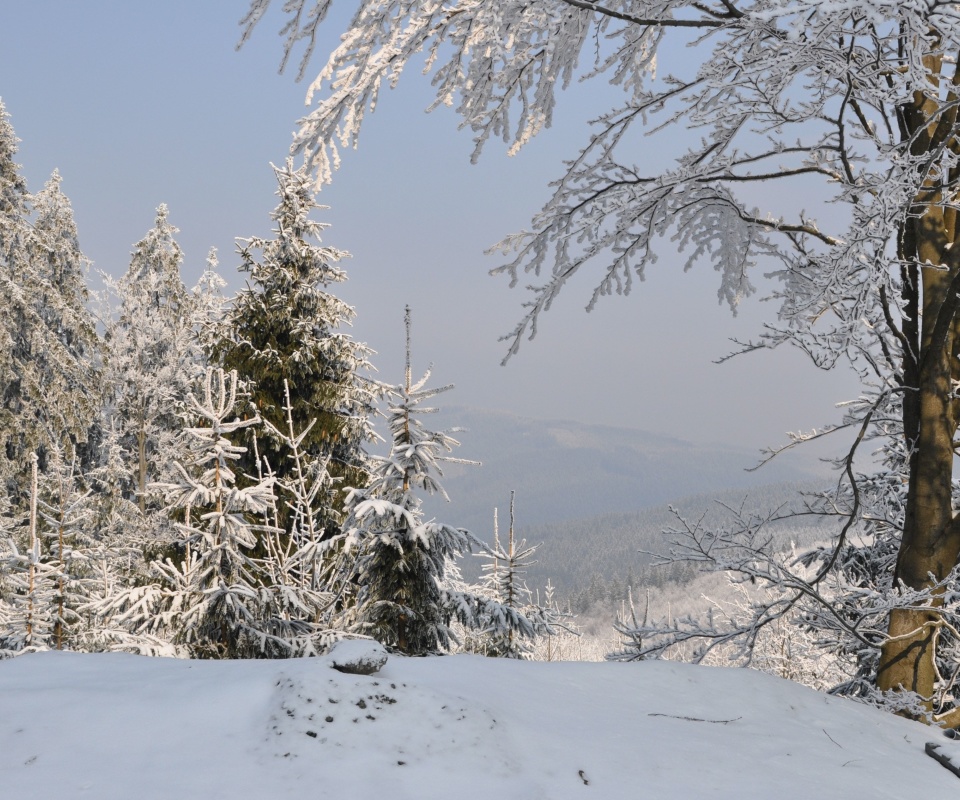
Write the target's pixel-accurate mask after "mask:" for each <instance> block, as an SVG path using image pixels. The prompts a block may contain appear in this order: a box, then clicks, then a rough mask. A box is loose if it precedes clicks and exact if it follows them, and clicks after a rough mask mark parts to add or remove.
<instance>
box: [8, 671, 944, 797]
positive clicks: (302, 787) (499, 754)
mask: <svg viewBox="0 0 960 800" xmlns="http://www.w3.org/2000/svg"><path fill="white" fill-rule="evenodd" d="M331 661H332V659H331V658H330V657H327V658H319V659H307V660H290V661H244V662H239V661H237V662H211V661H206V662H199V661H178V660H168V659H147V658H142V657H138V656H130V655H120V654H102V655H78V654H70V653H42V654H36V655H27V656H23V657H20V658H17V659H14V660H9V661H0V709H2V715H0V786H2V787H3V790H2V796H3V797H9V798H17V800H29V799H31V798H37V799H38V800H40V799H41V798H42V799H43V800H47V799H48V798H53V797H56V798H59V799H60V800H69V799H70V798H87V797H89V798H97V800H113V799H114V798H116V800H130V798H137V800H167V799H168V798H177V800H190V798H204V800H213V799H214V798H230V799H231V800H248V799H249V800H267V799H269V798H280V797H298V796H301V795H302V796H305V797H321V798H338V799H342V800H360V799H362V798H380V797H389V798H391V800H393V799H394V798H396V799H398V800H403V799H404V798H410V800H414V798H415V799H416V800H430V798H449V797H450V796H456V798H457V800H474V798H476V800H480V798H484V800H488V798H490V797H497V798H516V799H517V800H521V799H522V800H538V799H539V798H543V800H547V799H548V798H549V800H565V798H577V800H584V799H585V798H590V797H595V798H603V800H616V799H617V798H630V800H636V799H637V798H644V797H656V798H666V799H667V800H670V798H678V799H680V800H688V799H689V798H700V797H708V796H709V797H718V798H738V799H739V798H744V799H746V798H757V799H758V800H759V799H760V798H763V799H764V800H768V798H770V797H776V798H777V800H793V798H797V799H798V800H799V798H803V800H808V798H810V797H817V798H818V800H829V799H830V798H837V800H839V799H840V798H843V800H850V799H851V798H858V797H871V798H888V797H889V798H898V800H902V799H903V798H911V797H948V796H953V795H955V794H957V793H958V792H960V781H958V779H957V778H956V777H954V776H953V775H951V774H950V773H949V772H948V771H947V770H946V769H944V768H943V767H942V766H940V765H939V764H937V763H936V762H935V761H934V760H933V759H931V758H929V757H927V756H926V755H925V754H924V745H925V744H926V742H928V741H931V740H936V741H938V742H943V743H944V745H945V746H947V747H950V748H952V747H956V748H957V750H958V752H960V743H956V742H951V741H949V740H947V739H946V738H945V737H943V736H942V734H940V733H939V732H937V731H933V730H930V729H928V728H925V727H924V726H922V725H919V724H916V723H911V722H908V721H905V720H901V719H897V718H895V717H891V716H888V715H885V714H883V713H880V712H878V711H875V710H873V709H870V708H866V707H863V706H859V705H857V704H854V703H852V702H849V701H844V700H841V699H837V698H830V697H826V696H824V695H821V694H818V693H816V692H813V691H811V690H808V689H805V688H803V687H801V686H797V685H795V684H791V683H788V682H786V681H782V680H778V679H776V678H772V677H769V676H767V675H763V674H760V673H756V672H752V671H747V670H736V669H715V668H708V667H693V666H689V665H684V664H675V663H668V662H645V663H640V664H582V663H554V664H544V663H528V662H515V661H506V660H494V659H484V658H481V657H477V656H451V657H443V658H424V659H408V658H402V657H393V656H392V657H391V658H390V660H389V661H388V662H387V664H386V665H385V666H384V667H383V668H382V669H381V670H380V671H379V672H378V673H377V674H375V675H369V676H364V675H348V674H343V673H340V672H337V671H335V670H334V669H332V668H331Z"/></svg>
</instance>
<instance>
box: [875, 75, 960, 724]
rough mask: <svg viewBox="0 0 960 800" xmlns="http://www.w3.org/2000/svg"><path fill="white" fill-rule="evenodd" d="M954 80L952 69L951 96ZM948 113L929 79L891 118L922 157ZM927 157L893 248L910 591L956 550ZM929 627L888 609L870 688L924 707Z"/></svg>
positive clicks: (946, 292)
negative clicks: (897, 261)
mask: <svg viewBox="0 0 960 800" xmlns="http://www.w3.org/2000/svg"><path fill="white" fill-rule="evenodd" d="M929 60H930V63H929V64H928V65H927V66H928V68H930V69H931V72H932V73H933V74H938V73H939V70H940V64H939V61H938V60H937V59H936V58H935V57H933V56H931V57H929ZM956 84H957V76H954V80H953V85H952V86H951V87H950V90H949V91H950V94H951V95H953V93H954V89H955V87H956ZM955 117H956V112H955V111H953V112H947V114H946V117H945V116H944V112H943V108H942V105H941V102H940V101H939V87H938V86H932V87H931V92H930V94H929V95H923V96H922V95H920V94H919V93H918V94H917V95H916V96H915V97H914V99H913V102H912V103H910V104H907V105H906V106H905V107H904V108H902V109H901V115H900V119H901V126H902V129H901V134H902V135H904V136H905V137H906V141H909V142H910V149H911V152H912V154H913V155H915V156H918V157H926V156H932V154H933V153H935V152H936V151H937V150H938V149H939V148H941V147H943V146H944V145H946V146H949V147H955V146H956V143H955V142H954V141H953V140H954V133H953V131H954V124H955V122H956V119H955ZM945 123H949V124H945ZM934 161H935V159H933V158H932V157H931V159H930V160H929V161H925V162H922V163H923V164H924V166H923V168H924V169H927V170H929V172H928V173H927V176H926V180H925V181H924V184H923V187H922V189H921V191H920V193H919V194H918V196H917V198H916V200H915V203H914V206H913V208H912V209H911V210H910V214H909V217H910V218H909V219H908V220H907V221H906V222H905V224H904V229H903V235H902V236H901V252H900V258H901V263H902V264H903V272H902V275H903V281H904V287H903V292H904V294H903V299H904V316H905V318H906V319H905V324H904V327H903V334H904V340H905V343H904V352H903V364H904V368H903V373H902V385H903V388H904V403H903V422H904V436H905V437H906V444H907V449H908V452H910V453H911V456H910V473H909V474H910V483H909V486H908V491H907V506H906V511H905V515H904V527H903V537H902V540H901V543H900V550H899V552H898V555H897V566H896V572H895V574H894V580H895V581H896V582H897V584H899V582H902V583H903V585H904V586H906V587H908V588H910V589H918V590H923V589H928V588H930V587H932V586H935V585H936V584H937V583H938V582H939V581H942V580H943V579H944V578H945V577H946V576H947V574H949V572H950V570H951V569H953V567H954V565H955V564H956V563H957V558H958V555H960V524H958V523H957V522H955V520H954V513H953V498H952V478H953V461H954V449H953V439H954V435H955V434H956V431H957V420H958V412H957V400H956V399H955V398H954V397H953V381H955V380H958V379H960V369H958V365H960V360H958V358H957V349H958V346H960V337H958V335H957V330H958V319H957V312H958V307H960V303H958V298H957V292H958V291H960V248H957V249H954V243H955V242H956V240H957V219H956V212H955V211H954V210H953V209H951V208H949V207H945V206H947V205H948V204H947V202H945V200H946V201H949V200H951V199H952V192H951V191H950V190H949V189H946V190H945V189H944V188H943V187H944V183H945V180H946V181H949V182H951V183H952V182H953V181H954V180H955V179H956V177H955V176H953V175H950V176H943V175H939V174H937V175H936V177H935V178H934V177H930V176H931V174H933V173H934V170H933V169H932V165H933V162H934ZM918 284H919V285H918ZM918 316H919V320H918V319H917V317H918ZM895 588H896V587H895ZM936 605H937V603H936V602H935V603H934V606H936ZM938 632H939V614H937V613H936V611H935V610H934V611H931V610H922V609H910V608H906V609H899V610H896V611H894V612H893V613H892V614H891V615H890V620H889V627H888V636H889V639H888V641H887V642H886V643H885V644H884V645H883V648H882V650H881V654H880V664H879V668H878V674H877V684H878V687H879V688H880V689H882V690H907V691H913V692H917V693H918V694H919V695H920V696H921V697H923V698H926V705H927V708H928V710H933V701H932V698H933V694H934V690H935V688H936V686H935V684H936V663H935V659H936V644H937V635H938Z"/></svg>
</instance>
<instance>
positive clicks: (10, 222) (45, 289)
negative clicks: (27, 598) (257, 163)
mask: <svg viewBox="0 0 960 800" xmlns="http://www.w3.org/2000/svg"><path fill="white" fill-rule="evenodd" d="M16 145H17V139H16V136H15V135H14V133H13V128H12V126H11V125H10V122H9V118H8V116H7V114H6V110H5V109H4V107H3V105H2V103H0V292H2V294H3V296H4V297H5V298H6V307H5V309H4V313H3V315H2V316H0V393H2V407H0V475H2V477H4V478H5V479H6V480H7V482H8V490H9V491H12V492H13V494H14V498H15V501H16V502H17V503H19V504H22V503H23V502H24V501H25V500H24V498H25V497H26V494H27V487H26V481H24V480H23V476H24V474H25V471H24V470H23V466H22V465H23V464H24V463H26V462H27V460H28V454H29V453H31V452H36V453H37V454H38V456H39V459H40V466H41V469H43V468H44V466H45V464H46V460H47V454H48V453H49V452H51V451H52V450H54V449H56V448H58V447H62V448H64V449H65V450H66V451H68V452H73V451H75V450H76V449H77V447H78V445H82V444H84V443H86V442H87V440H88V438H89V435H90V431H91V428H92V426H93V425H94V421H95V420H96V418H97V415H98V411H99V406H100V392H99V384H100V381H99V380H98V375H97V362H98V361H99V341H98V338H97V335H96V330H95V327H94V324H93V319H92V316H91V314H90V313H89V311H88V310H87V307H86V300H87V290H86V286H85V272H86V268H87V261H86V259H85V258H84V256H83V254H82V253H81V251H80V247H79V244H78V239H77V229H76V225H75V223H74V219H73V212H72V210H71V208H70V202H69V201H68V200H67V198H66V197H65V196H64V194H63V192H62V191H61V189H60V176H59V174H58V173H56V172H54V174H53V177H52V178H51V179H50V181H49V182H48V183H47V184H46V186H45V187H44V188H43V190H42V191H41V192H40V193H39V194H37V195H36V197H35V198H33V199H32V202H31V198H30V196H29V195H28V194H27V191H26V183H25V182H24V181H23V179H22V178H21V177H20V176H19V174H18V166H17V165H16V164H15V163H14V162H13V156H14V154H15V152H16ZM31 207H33V212H34V213H33V216H34V218H31V213H32V212H31Z"/></svg>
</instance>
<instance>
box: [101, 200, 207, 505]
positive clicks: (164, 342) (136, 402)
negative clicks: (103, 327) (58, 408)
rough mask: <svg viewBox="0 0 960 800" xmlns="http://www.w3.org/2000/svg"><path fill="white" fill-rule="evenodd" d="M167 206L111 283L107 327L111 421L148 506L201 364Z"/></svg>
mask: <svg viewBox="0 0 960 800" xmlns="http://www.w3.org/2000/svg"><path fill="white" fill-rule="evenodd" d="M167 217H168V210H167V207H166V206H165V205H161V206H160V207H159V208H158V209H157V217H156V224H155V225H154V227H153V228H152V229H151V230H150V231H149V232H148V233H147V235H146V236H145V237H144V238H143V239H142V240H140V241H139V242H137V244H136V245H135V246H134V251H133V253H132V257H131V260H130V267H129V269H128V270H127V272H126V274H125V275H124V276H123V277H122V278H120V280H118V281H113V280H112V279H110V278H109V277H107V276H104V277H105V280H106V282H107V283H108V285H109V286H110V288H111V289H112V290H113V292H114V293H115V294H116V296H117V298H118V300H119V306H120V307H119V317H118V318H117V319H116V320H115V321H114V322H112V323H111V325H110V327H109V329H108V331H107V337H106V339H107V347H108V353H107V357H108V361H107V366H108V370H107V374H108V382H109V384H110V387H111V390H112V394H113V398H112V407H111V413H110V422H111V424H112V425H113V426H114V428H115V429H116V430H117V432H118V433H119V434H120V437H121V442H122V444H123V447H124V449H125V451H126V452H127V453H128V458H127V463H128V472H129V488H128V492H129V495H130V496H132V497H135V498H136V499H137V503H138V505H139V507H140V511H141V513H145V512H146V511H147V506H148V502H147V486H148V484H150V483H151V482H154V481H160V480H169V479H170V478H171V477H172V476H173V470H174V467H173V463H174V461H175V460H176V459H177V457H178V452H177V447H176V441H177V436H178V434H179V432H180V430H181V428H182V424H181V422H180V418H179V416H178V412H179V411H180V410H181V409H182V407H183V404H184V402H185V401H186V396H187V393H188V392H189V387H190V382H191V380H192V379H193V378H194V377H196V375H197V374H198V372H199V371H200V370H201V367H200V366H199V362H200V361H201V359H200V358H199V355H198V348H197V341H196V336H195V333H194V331H193V329H192V322H193V319H192V313H191V310H192V308H191V306H192V303H191V297H190V295H189V293H188V291H187V289H186V287H185V286H184V285H183V281H182V279H181V277H180V265H181V263H182V261H183V254H182V252H181V250H180V246H179V245H178V244H177V242H176V239H175V238H174V237H175V235H176V233H177V229H176V228H175V227H174V226H173V225H171V224H170V222H169V221H168V218H167Z"/></svg>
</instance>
